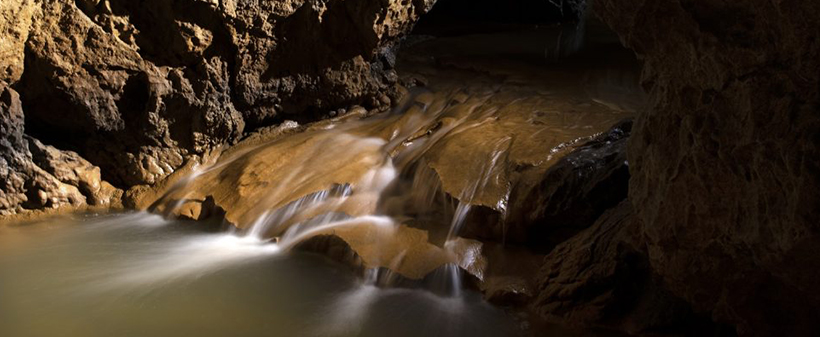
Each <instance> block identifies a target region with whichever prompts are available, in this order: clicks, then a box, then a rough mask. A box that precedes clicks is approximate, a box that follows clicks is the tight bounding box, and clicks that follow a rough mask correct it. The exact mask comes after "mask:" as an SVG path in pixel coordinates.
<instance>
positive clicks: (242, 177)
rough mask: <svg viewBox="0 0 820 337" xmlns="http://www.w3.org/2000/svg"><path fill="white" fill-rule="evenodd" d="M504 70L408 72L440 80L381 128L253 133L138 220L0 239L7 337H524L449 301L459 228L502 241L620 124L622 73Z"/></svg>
mask: <svg viewBox="0 0 820 337" xmlns="http://www.w3.org/2000/svg"><path fill="white" fill-rule="evenodd" d="M466 41H467V42H466V43H467V45H470V44H471V43H472V42H471V40H470V39H469V38H468V39H467V40H466ZM481 41H483V40H481ZM436 43H437V42H435V41H434V42H433V43H432V44H430V46H428V47H429V48H431V49H435V44H436ZM425 48H426V47H425ZM422 49H423V48H422ZM536 51H537V52H538V53H540V50H538V49H537V48H536ZM417 53H418V54H420V55H423V54H424V53H425V51H424V50H421V51H417ZM471 60H474V61H475V60H480V57H479V58H476V57H472V58H471ZM476 62H478V61H476ZM479 63H480V62H479ZM466 67H479V65H476V64H472V65H469V66H466ZM502 68H503V69H502ZM498 69H502V70H499V71H501V72H502V73H504V74H506V75H504V76H506V77H505V79H504V80H503V81H499V80H498V76H497V74H496V75H494V74H490V75H481V76H478V75H476V74H475V73H474V72H473V73H469V71H467V72H468V74H466V75H465V74H464V72H465V70H463V69H459V68H458V67H456V68H455V69H450V70H447V71H440V69H439V70H436V71H434V72H432V73H431V72H430V70H429V69H427V68H425V66H424V65H421V66H417V67H411V68H409V69H406V70H405V72H408V73H413V72H415V73H417V74H421V76H427V75H430V76H440V77H439V78H437V79H436V80H435V81H434V82H435V83H437V85H431V86H430V87H428V88H425V89H413V90H412V92H410V93H408V95H406V99H405V100H404V101H403V102H401V103H400V104H399V105H398V107H397V108H396V109H395V110H393V111H391V112H388V113H382V114H378V115H375V116H365V113H364V111H363V109H359V110H354V111H351V112H350V113H348V114H347V115H345V116H342V117H337V118H334V119H331V120H327V121H323V122H318V123H315V124H313V125H309V126H299V125H297V124H296V123H293V122H286V123H283V124H282V126H280V127H278V128H275V129H269V130H266V131H263V132H260V133H259V134H256V135H252V136H250V137H248V138H247V139H246V140H245V141H243V142H241V143H239V144H237V145H236V146H234V147H232V148H230V149H228V150H226V151H225V152H223V153H221V154H219V155H218V156H214V158H212V160H206V161H204V162H203V163H196V164H191V165H189V166H188V170H187V171H186V170H182V171H180V173H178V174H177V175H176V176H174V177H172V178H171V182H170V183H169V184H168V187H167V188H165V189H164V190H162V191H161V193H158V194H157V195H156V197H146V200H147V203H146V204H145V206H147V207H146V208H147V209H148V211H149V212H139V213H129V214H112V215H104V216H89V217H80V218H74V219H71V220H67V219H58V220H52V221H45V222H41V223H36V224H30V225H25V226H2V227H0V273H2V276H0V336H171V335H174V336H178V335H197V336H386V335H390V336H506V335H516V334H518V333H520V331H519V326H518V324H516V323H514V322H513V320H512V319H511V318H510V316H509V315H508V314H506V313H505V312H503V311H501V310H500V309H498V308H494V307H492V306H490V305H488V304H487V303H485V302H484V301H483V300H482V299H481V297H480V295H479V294H477V293H475V292H473V291H471V290H467V289H464V288H463V286H462V285H463V283H464V282H465V279H466V278H470V279H472V280H477V281H478V282H481V281H482V280H483V278H484V277H485V275H484V270H485V269H486V263H487V262H486V261H485V259H484V258H483V257H482V243H481V242H479V241H476V240H474V239H467V238H464V237H462V235H463V232H464V231H465V228H467V227H470V226H475V225H476V224H475V223H470V221H468V219H469V215H470V214H471V212H473V211H474V210H476V209H480V210H482V211H486V212H491V213H492V214H495V215H496V216H495V217H494V218H493V219H495V221H496V222H497V223H498V224H501V226H502V230H501V233H498V235H496V236H495V237H493V238H490V239H491V240H495V241H497V242H503V240H504V230H503V223H504V218H505V217H506V215H507V211H508V209H509V208H510V205H508V203H509V200H510V193H511V192H512V190H513V188H514V187H515V186H522V185H528V184H529V185H534V184H537V182H538V181H537V178H538V177H540V176H541V175H542V174H543V173H544V172H545V171H546V170H547V169H549V167H550V166H551V165H553V164H554V163H555V162H557V161H558V160H559V159H560V158H561V157H562V156H564V155H566V154H567V153H569V152H570V151H572V149H574V148H575V147H576V146H577V145H579V144H582V143H583V142H585V141H586V140H588V139H590V137H592V136H594V135H596V134H598V133H600V132H603V131H605V130H607V129H608V128H609V127H610V126H611V125H612V124H614V123H615V122H617V121H619V120H620V119H623V118H624V117H629V116H631V115H632V113H633V111H632V109H631V108H630V107H629V106H630V104H631V103H632V101H630V100H628V99H624V97H625V96H628V95H624V94H623V93H622V92H619V90H622V89H623V88H622V86H620V85H619V83H616V85H612V84H611V83H610V82H611V81H610V80H612V78H613V77H619V76H620V75H621V72H616V76H604V78H605V80H603V81H592V82H590V81H589V80H588V78H587V79H584V81H586V83H580V84H579V83H577V82H578V78H582V77H583V76H576V75H577V72H578V71H577V69H574V70H573V69H569V70H560V71H559V70H551V72H548V73H536V74H535V76H534V77H535V78H537V79H538V81H542V79H546V82H543V81H542V82H537V83H535V82H532V81H531V79H525V78H523V77H520V76H517V75H509V74H510V73H511V72H512V73H515V72H520V69H518V70H515V69H513V70H510V69H512V68H509V67H507V68H505V66H503V65H499V66H498ZM606 71H609V70H606ZM606 71H599V73H605V72H606ZM425 74H427V75H425ZM431 74H434V75H431ZM435 74H438V75H435ZM467 78H469V79H470V82H464V81H463V79H467ZM615 82H618V81H615ZM590 88H592V89H593V90H592V91H590V90H591V89H590ZM602 88H603V89H602ZM630 90H632V89H627V92H629V91H630ZM612 97H615V99H612ZM532 179H535V180H532ZM186 218H188V219H199V220H202V221H200V222H194V221H191V220H183V219H186ZM206 224H211V225H206ZM214 227H218V228H220V229H219V230H213V228H214ZM329 238H336V239H338V240H337V241H332V240H331V241H327V240H328V239H329ZM323 240H325V241H323ZM311 247H313V248H311ZM316 247H323V248H321V249H316ZM305 250H313V251H319V252H321V253H324V254H326V255H329V256H333V257H334V259H335V260H337V261H331V260H330V259H327V258H326V257H323V256H320V255H316V254H312V253H307V252H305ZM340 252H341V253H340ZM339 255H344V256H345V258H344V259H340V258H339ZM338 260H344V261H345V263H346V264H340V263H338Z"/></svg>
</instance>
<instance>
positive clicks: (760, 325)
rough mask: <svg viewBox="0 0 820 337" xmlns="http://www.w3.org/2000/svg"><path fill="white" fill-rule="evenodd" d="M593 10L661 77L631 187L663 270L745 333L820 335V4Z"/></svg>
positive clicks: (638, 137) (633, 150)
mask: <svg viewBox="0 0 820 337" xmlns="http://www.w3.org/2000/svg"><path fill="white" fill-rule="evenodd" d="M595 10H596V12H597V13H598V14H599V16H601V17H602V19H603V20H604V21H606V22H607V23H608V24H609V25H610V26H611V27H612V28H613V29H614V30H615V31H616V32H617V33H618V34H619V35H620V36H621V38H622V40H623V42H625V43H626V44H627V46H629V47H631V48H633V49H634V50H635V51H636V53H637V54H638V55H639V56H641V57H642V58H643V59H644V61H645V67H644V76H643V77H644V78H643V81H644V84H645V86H646V87H647V88H651V90H650V91H651V99H650V100H651V102H652V103H653V105H654V107H652V108H651V109H648V110H647V111H645V112H643V113H642V114H641V115H640V116H639V117H637V119H636V121H635V127H634V130H633V135H632V137H631V138H630V143H629V163H630V173H631V175H632V178H631V180H630V183H629V199H630V200H631V202H632V204H633V205H635V206H636V207H635V212H636V215H637V219H639V220H640V222H641V224H642V233H643V235H644V236H645V237H646V239H647V244H648V251H649V258H650V262H651V265H652V269H653V270H654V271H656V272H657V273H658V274H659V275H661V276H662V278H663V280H664V282H665V284H666V285H667V286H668V287H669V288H670V289H671V290H672V291H673V292H674V293H675V294H676V295H678V296H681V297H683V298H684V299H686V300H687V301H689V302H691V303H692V304H693V305H694V307H695V308H696V309H697V310H699V311H702V312H705V313H709V314H711V315H712V316H713V318H714V319H716V320H719V321H722V322H727V323H730V324H733V325H736V326H737V330H738V333H739V334H742V335H759V336H772V335H790V336H816V335H820V323H818V320H817V313H818V312H820V283H818V282H817V276H818V271H819V270H820V207H818V205H820V190H818V186H820V150H818V144H820V139H818V135H820V114H819V113H818V106H820V90H818V88H820V27H819V26H818V21H817V17H818V16H820V3H818V2H816V1H811V0H798V1H780V2H771V1H765V0H749V1H719V0H698V1H691V0H690V1H645V0H626V1H625V0H599V1H596V2H595ZM659 32H663V33H662V34H659Z"/></svg>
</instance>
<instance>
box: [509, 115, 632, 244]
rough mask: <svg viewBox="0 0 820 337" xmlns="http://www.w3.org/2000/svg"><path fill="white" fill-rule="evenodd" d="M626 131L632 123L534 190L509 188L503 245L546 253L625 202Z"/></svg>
mask: <svg viewBox="0 0 820 337" xmlns="http://www.w3.org/2000/svg"><path fill="white" fill-rule="evenodd" d="M631 129H632V120H631V119H629V120H624V121H622V122H620V123H618V124H616V125H615V126H613V127H612V128H611V129H610V130H609V131H607V132H604V133H602V134H601V135H599V136H597V137H595V138H593V139H592V140H590V141H589V142H587V143H585V144H584V145H581V146H579V147H578V148H577V149H575V150H573V151H572V152H571V153H569V154H567V155H566V156H565V157H564V158H562V159H561V160H560V161H558V162H557V163H556V164H555V165H553V166H552V167H550V169H549V170H548V171H547V172H546V173H545V174H543V176H542V178H541V179H540V181H539V183H538V184H537V185H530V184H526V183H524V184H519V185H517V186H515V187H513V190H512V192H511V195H510V209H509V213H508V215H507V219H506V222H505V225H506V226H505V227H506V231H507V232H506V237H507V238H508V240H511V241H515V242H523V243H527V244H529V245H531V246H534V247H537V248H538V249H540V250H542V251H549V250H550V249H551V248H552V247H554V246H555V245H556V244H558V243H561V242H563V241H565V240H566V239H568V238H569V237H571V236H573V235H575V234H576V233H578V232H579V231H581V230H583V229H585V228H587V227H589V226H591V225H592V224H593V223H595V221H596V220H597V219H598V217H599V216H601V214H603V213H604V211H606V210H607V209H610V208H612V207H614V206H615V205H617V204H618V203H620V202H621V201H623V200H625V199H626V197H627V185H628V182H629V165H628V163H627V160H626V153H627V151H626V144H627V140H628V139H629V134H630V131H631ZM522 181H524V182H527V180H522Z"/></svg>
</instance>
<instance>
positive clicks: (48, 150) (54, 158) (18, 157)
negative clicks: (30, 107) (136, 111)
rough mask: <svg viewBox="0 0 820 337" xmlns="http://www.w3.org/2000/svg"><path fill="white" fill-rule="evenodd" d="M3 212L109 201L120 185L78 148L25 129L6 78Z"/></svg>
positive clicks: (0, 102)
mask: <svg viewBox="0 0 820 337" xmlns="http://www.w3.org/2000/svg"><path fill="white" fill-rule="evenodd" d="M0 132H1V133H0V134H2V138H0V215H8V214H14V213H17V212H19V211H22V210H24V209H42V208H60V207H64V206H70V207H79V206H84V205H87V204H88V205H105V206H107V205H109V204H110V203H111V202H112V201H116V199H117V198H118V192H119V191H118V190H117V189H116V188H114V187H113V186H111V185H110V184H108V183H107V182H105V181H103V180H102V179H101V178H100V169H99V168H98V167H96V166H93V165H91V163H89V162H88V161H86V160H85V159H83V158H81V157H80V156H79V155H77V154H76V153H74V152H70V151H60V150H58V149H56V148H54V147H51V146H48V145H44V144H42V143H41V142H40V141H38V140H36V139H33V138H31V137H29V136H27V135H25V134H24V129H23V110H22V106H21V103H20V96H19V95H18V94H17V92H15V91H14V90H13V89H11V88H9V87H8V86H6V85H5V84H4V83H2V82H0Z"/></svg>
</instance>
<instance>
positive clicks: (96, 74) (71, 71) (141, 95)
mask: <svg viewBox="0 0 820 337" xmlns="http://www.w3.org/2000/svg"><path fill="white" fill-rule="evenodd" d="M433 2H434V1H432V0H414V1H411V2H407V1H398V0H391V1H381V0H363V1H351V0H333V1H304V0H287V1H202V0H179V1H165V0H150V1H140V2H135V1H125V0H84V1H69V0H58V1H39V0H14V1H12V2H11V3H8V4H6V2H4V4H3V5H1V6H0V39H2V41H3V42H4V43H3V45H4V46H6V45H8V46H11V47H12V48H9V49H8V52H6V49H4V51H3V54H0V71H4V74H3V75H2V76H3V78H4V79H7V80H8V81H11V82H13V84H14V86H15V88H16V89H17V90H18V91H19V92H20V93H21V94H22V95H21V96H22V100H23V105H24V106H25V109H26V114H27V123H28V124H27V129H28V130H29V132H30V133H31V134H32V135H33V136H35V137H37V138H38V139H41V140H43V141H46V142H49V143H59V144H61V145H63V144H65V145H66V146H68V147H70V148H72V149H76V150H77V151H78V152H79V153H80V154H81V155H82V156H83V157H85V158H88V159H89V160H90V161H91V162H92V163H94V164H96V165H99V166H100V167H101V168H102V170H103V172H104V174H105V175H106V177H107V178H109V179H111V180H112V181H113V182H115V183H116V184H118V185H120V186H124V187H125V186H133V185H140V184H154V183H156V182H158V181H159V180H160V179H162V178H164V177H165V176H167V175H168V174H170V173H171V172H172V171H173V170H175V169H176V168H178V167H179V166H181V165H182V164H183V162H184V160H183V158H185V157H187V156H189V155H201V154H203V153H204V152H206V151H208V150H209V149H211V148H213V147H214V146H217V145H220V144H224V143H226V142H232V141H235V140H237V139H238V138H239V137H240V136H241V135H242V132H243V131H244V130H245V125H246V124H247V125H249V126H251V127H257V126H264V125H269V124H272V123H276V122H279V121H281V120H282V117H283V116H284V115H285V114H290V115H300V114H301V115H302V117H299V118H298V120H310V119H315V118H316V117H315V116H313V115H311V114H312V113H313V112H315V111H318V110H319V109H327V110H330V109H332V108H335V107H347V106H351V105H355V104H360V105H365V106H367V107H368V108H373V107H382V106H384V105H385V104H389V103H390V98H389V93H391V92H392V91H391V90H393V85H394V84H395V82H396V75H395V71H394V70H393V64H392V63H393V61H392V60H394V57H392V56H391V55H392V46H393V45H394V44H395V42H396V41H397V40H398V39H399V38H400V37H401V36H402V35H403V34H405V33H406V32H407V31H408V30H409V29H410V28H412V26H413V24H414V23H415V21H416V19H417V18H418V17H419V15H421V14H423V13H425V12H426V11H427V10H429V9H430V7H431V6H432V4H433ZM19 18H22V19H19ZM29 18H30V20H29ZM6 41H8V42H6ZM23 46H25V53H23ZM7 54H8V55H7ZM23 57H25V71H24V72H23V71H22V69H23V63H22V59H23ZM18 78H20V80H19V82H18V81H17V79H18ZM305 113H307V114H305Z"/></svg>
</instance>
